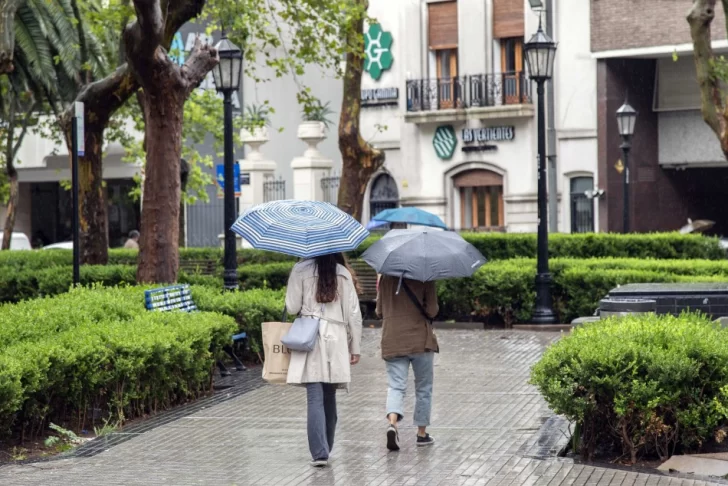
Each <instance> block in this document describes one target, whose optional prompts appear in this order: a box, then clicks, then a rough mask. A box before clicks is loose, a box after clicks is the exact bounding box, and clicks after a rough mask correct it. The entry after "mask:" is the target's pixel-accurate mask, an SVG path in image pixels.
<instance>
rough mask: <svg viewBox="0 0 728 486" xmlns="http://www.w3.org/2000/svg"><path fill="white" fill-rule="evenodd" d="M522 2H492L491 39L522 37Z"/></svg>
mask: <svg viewBox="0 0 728 486" xmlns="http://www.w3.org/2000/svg"><path fill="white" fill-rule="evenodd" d="M523 16H524V12H523V0H493V37H495V38H496V39H503V38H506V37H523V35H524V31H525V29H524V26H523Z"/></svg>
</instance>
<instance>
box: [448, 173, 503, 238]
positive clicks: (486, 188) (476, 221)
mask: <svg viewBox="0 0 728 486" xmlns="http://www.w3.org/2000/svg"><path fill="white" fill-rule="evenodd" d="M452 180H453V185H454V186H455V190H456V191H458V194H459V196H460V227H461V228H462V229H468V230H473V231H504V230H505V218H504V207H503V176H502V175H500V174H497V173H496V172H493V171H490V170H486V169H473V170H467V171H464V172H460V173H458V174H457V175H455V176H454V177H453V179H452Z"/></svg>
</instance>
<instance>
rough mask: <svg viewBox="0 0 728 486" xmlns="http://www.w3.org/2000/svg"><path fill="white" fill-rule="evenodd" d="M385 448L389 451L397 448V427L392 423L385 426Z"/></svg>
mask: <svg viewBox="0 0 728 486" xmlns="http://www.w3.org/2000/svg"><path fill="white" fill-rule="evenodd" d="M387 449H389V450H390V451H398V450H399V432H397V427H395V426H394V425H390V426H389V427H388V428H387Z"/></svg>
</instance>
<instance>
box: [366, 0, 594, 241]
mask: <svg viewBox="0 0 728 486" xmlns="http://www.w3.org/2000/svg"><path fill="white" fill-rule="evenodd" d="M581 3H583V2H579V1H578V0H563V1H561V2H559V3H558V9H559V10H557V11H554V12H553V14H554V19H555V22H554V24H555V25H554V32H555V35H554V40H555V41H557V42H559V50H558V51H557V54H556V64H555V68H554V72H555V75H554V80H553V82H554V83H555V107H554V109H555V110H556V111H555V113H554V114H555V116H554V118H555V127H549V128H553V129H555V130H556V141H557V142H556V147H551V148H550V149H549V152H548V154H549V155H550V154H554V153H555V155H556V156H557V164H556V167H557V184H558V195H557V197H558V201H559V206H558V208H559V211H558V213H559V218H558V220H559V221H558V223H559V224H558V228H559V231H562V232H575V231H580V232H587V231H594V230H595V229H596V228H598V224H597V216H598V215H597V214H596V211H595V206H596V205H595V203H594V200H593V198H591V197H589V195H591V194H593V193H594V192H596V191H594V189H595V188H596V187H597V186H598V181H597V180H596V177H597V144H596V141H597V139H596V116H597V115H596V106H597V103H596V101H597V100H596V62H595V61H594V60H593V59H592V58H591V56H590V52H589V35H590V32H589V21H588V19H589V5H588V2H587V3H586V5H583V6H582V5H581ZM369 14H370V15H371V16H372V17H373V18H375V19H377V21H378V22H379V24H378V27H375V31H374V35H371V33H370V35H369V39H368V40H369V42H370V44H371V46H370V47H371V48H370V49H369V55H370V56H372V55H373V56H372V59H373V60H374V59H376V60H378V61H380V62H378V63H375V64H377V65H376V66H371V65H368V66H367V67H368V72H367V73H365V74H364V80H363V82H362V100H363V102H364V105H365V106H364V107H363V108H362V120H361V122H362V127H363V130H364V131H365V133H364V138H365V139H367V140H371V141H372V143H373V144H374V145H375V146H377V147H378V148H381V149H384V150H385V152H386V163H385V167H384V169H383V170H382V172H381V173H380V174H377V175H376V176H375V177H374V178H373V179H372V181H371V182H370V188H369V190H368V191H367V196H366V197H367V200H366V201H365V214H364V219H365V220H368V219H369V218H371V216H373V214H372V213H376V212H377V211H378V210H381V209H385V208H387V207H392V206H393V205H396V204H399V205H402V206H416V207H419V208H422V209H425V210H427V211H430V212H433V213H435V214H438V215H439V216H440V217H442V218H443V220H444V221H445V222H446V223H447V224H448V226H450V227H451V228H453V229H457V230H466V229H472V230H477V231H508V232H533V231H535V230H536V227H537V224H538V214H537V177H538V175H537V138H536V137H537V126H536V106H537V105H536V102H537V100H536V89H535V88H536V86H535V83H534V84H532V83H531V82H530V80H529V79H528V76H527V73H526V65H525V60H524V55H523V45H524V42H526V41H527V40H528V39H529V38H530V37H531V35H533V33H535V31H536V30H537V28H538V23H539V17H538V14H537V13H534V12H533V11H531V9H530V8H529V6H528V2H527V0H485V1H484V0H456V1H451V0H444V1H441V0H406V1H401V2H388V1H385V0H372V1H371V2H370V8H369ZM583 16H585V17H583ZM580 20H583V21H580ZM562 26H563V27H562ZM370 29H371V27H370ZM380 31H381V32H382V33H383V34H381V33H380ZM386 50H390V51H391V57H390V58H387V56H386V55H382V54H381V53H383V51H386ZM378 53H379V55H378ZM381 61H384V62H381ZM385 126H386V129H384V128H383V127H385Z"/></svg>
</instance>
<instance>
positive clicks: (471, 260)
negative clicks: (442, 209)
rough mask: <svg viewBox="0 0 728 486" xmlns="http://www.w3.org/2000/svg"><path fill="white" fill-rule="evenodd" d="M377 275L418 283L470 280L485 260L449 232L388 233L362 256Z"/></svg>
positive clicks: (454, 234) (398, 231)
mask: <svg viewBox="0 0 728 486" xmlns="http://www.w3.org/2000/svg"><path fill="white" fill-rule="evenodd" d="M362 259H364V261H365V262H367V263H368V264H369V265H370V266H371V267H372V268H374V269H375V270H376V271H377V273H381V274H384V275H392V276H395V277H404V278H409V279H412V280H419V281H420V282H428V281H430V280H441V279H444V278H456V277H470V276H471V275H473V273H475V271H476V270H477V269H478V268H480V267H481V266H483V264H484V263H485V262H486V259H485V257H484V256H483V255H482V253H480V252H479V251H478V249H477V248H475V247H474V246H473V245H471V244H470V243H468V242H467V241H465V240H464V239H463V237H462V236H460V235H459V234H457V233H454V232H452V231H427V230H392V231H390V232H389V233H387V234H386V235H385V236H384V237H383V238H382V239H381V240H379V241H377V242H376V243H374V244H373V245H372V246H370V247H369V249H368V250H367V251H365V252H364V254H363V255H362Z"/></svg>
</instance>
